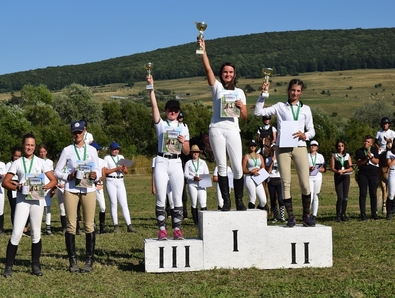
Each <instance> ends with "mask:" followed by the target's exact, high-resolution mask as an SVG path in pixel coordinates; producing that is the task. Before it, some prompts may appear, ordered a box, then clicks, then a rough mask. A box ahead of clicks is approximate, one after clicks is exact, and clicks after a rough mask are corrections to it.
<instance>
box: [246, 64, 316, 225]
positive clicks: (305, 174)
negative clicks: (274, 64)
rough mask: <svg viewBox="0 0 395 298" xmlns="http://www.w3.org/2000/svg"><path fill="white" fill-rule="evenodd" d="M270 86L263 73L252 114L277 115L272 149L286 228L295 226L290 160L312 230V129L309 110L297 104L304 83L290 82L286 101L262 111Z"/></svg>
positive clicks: (307, 223)
mask: <svg viewBox="0 0 395 298" xmlns="http://www.w3.org/2000/svg"><path fill="white" fill-rule="evenodd" d="M264 73H265V72H264ZM269 86H270V83H269V76H268V74H267V73H266V74H265V81H264V82H263V84H262V94H261V95H260V96H259V97H258V101H257V103H256V105H255V110H254V114H255V115H256V116H269V115H276V116H277V129H278V135H277V140H276V149H275V150H276V157H277V161H278V166H279V171H280V173H281V185H282V186H283V198H284V203H285V209H286V211H287V213H288V221H287V226H288V227H294V226H295V224H296V219H295V216H294V214H293V203H292V196H291V163H292V160H293V161H294V164H295V168H296V171H297V174H298V178H299V185H300V188H301V193H302V205H303V225H304V226H306V227H314V226H315V223H314V221H313V220H312V218H311V217H310V201H311V195H310V181H309V176H310V169H309V160H308V155H307V148H306V141H307V140H311V139H312V138H313V137H314V135H315V130H314V124H313V116H312V114H311V110H310V107H309V106H307V105H305V104H304V103H302V102H301V101H300V97H301V95H302V93H303V89H304V84H303V81H302V80H299V79H292V80H291V81H290V82H289V84H288V100H287V102H278V103H276V104H273V105H272V106H270V107H268V108H264V104H265V102H266V100H267V98H269V92H268V89H269Z"/></svg>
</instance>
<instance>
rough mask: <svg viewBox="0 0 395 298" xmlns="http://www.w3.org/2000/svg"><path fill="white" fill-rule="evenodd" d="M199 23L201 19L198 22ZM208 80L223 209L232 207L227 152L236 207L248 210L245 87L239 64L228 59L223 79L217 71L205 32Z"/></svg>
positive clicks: (201, 41)
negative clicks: (238, 82) (238, 84)
mask: <svg viewBox="0 0 395 298" xmlns="http://www.w3.org/2000/svg"><path fill="white" fill-rule="evenodd" d="M199 24H200V23H199ZM197 42H198V44H199V47H200V49H199V50H198V51H196V52H197V54H199V55H201V57H202V62H203V67H204V70H205V72H206V77H207V82H208V85H209V86H210V89H211V93H212V98H213V115H212V117H211V123H210V126H209V138H210V144H211V148H212V150H213V153H214V157H215V160H216V162H217V167H218V185H219V188H220V190H221V195H222V198H223V200H224V204H223V206H222V209H221V210H222V211H229V210H230V208H231V203H230V195H229V181H228V170H227V169H228V166H227V156H226V153H228V156H229V159H230V163H231V168H232V171H233V175H234V178H233V185H234V194H235V201H236V209H237V210H246V207H245V206H244V204H243V200H242V199H243V189H244V178H243V168H242V159H243V151H242V144H241V137H240V128H239V118H241V119H242V120H246V119H247V105H246V97H245V94H244V91H243V90H242V89H240V88H237V87H236V75H237V72H236V66H235V65H234V64H233V63H230V62H225V63H224V64H222V66H221V68H220V71H219V73H220V81H218V80H217V79H216V78H215V75H214V72H213V70H212V69H211V65H210V62H209V59H208V56H207V52H206V44H205V41H204V38H203V36H202V34H200V35H199V36H198V38H197Z"/></svg>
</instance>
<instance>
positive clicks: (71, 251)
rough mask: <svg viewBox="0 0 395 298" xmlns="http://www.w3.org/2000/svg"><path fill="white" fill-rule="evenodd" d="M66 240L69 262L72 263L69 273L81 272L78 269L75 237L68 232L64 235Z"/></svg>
mask: <svg viewBox="0 0 395 298" xmlns="http://www.w3.org/2000/svg"><path fill="white" fill-rule="evenodd" d="M64 238H65V241H66V248H67V254H68V256H69V262H70V267H69V271H70V272H73V273H76V272H79V271H80V268H78V265H77V256H76V253H75V235H72V234H70V233H69V232H66V233H65V234H64Z"/></svg>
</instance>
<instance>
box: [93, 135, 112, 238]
mask: <svg viewBox="0 0 395 298" xmlns="http://www.w3.org/2000/svg"><path fill="white" fill-rule="evenodd" d="M89 145H91V146H92V147H93V148H95V149H96V150H97V155H98V156H99V153H100V150H101V149H102V147H101V146H100V145H99V144H98V143H96V142H95V141H93V142H91V143H90V144H89ZM98 158H99V169H100V171H101V172H102V176H101V177H100V179H99V180H97V181H96V183H95V187H96V201H97V203H98V204H99V232H100V234H104V233H107V232H108V231H107V229H106V225H105V223H106V200H105V198H104V189H103V181H104V179H105V177H106V175H105V173H104V168H105V165H106V162H105V161H104V159H103V158H100V157H98Z"/></svg>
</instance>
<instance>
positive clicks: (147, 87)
mask: <svg viewBox="0 0 395 298" xmlns="http://www.w3.org/2000/svg"><path fill="white" fill-rule="evenodd" d="M144 66H145V69H146V70H147V75H148V77H150V76H151V69H152V67H153V66H154V63H152V62H147V63H145V65H144ZM145 89H147V90H153V89H154V86H152V85H147V86H146V87H145Z"/></svg>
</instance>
